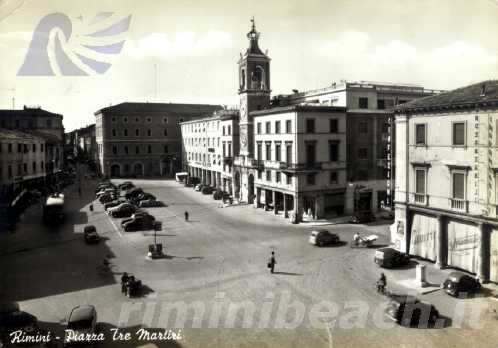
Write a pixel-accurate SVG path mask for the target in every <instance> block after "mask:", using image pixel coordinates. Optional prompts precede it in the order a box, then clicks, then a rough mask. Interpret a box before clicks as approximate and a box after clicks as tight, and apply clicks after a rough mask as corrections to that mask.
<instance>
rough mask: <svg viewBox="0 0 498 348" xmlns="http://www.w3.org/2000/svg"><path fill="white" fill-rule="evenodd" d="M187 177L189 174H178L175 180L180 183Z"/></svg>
mask: <svg viewBox="0 0 498 348" xmlns="http://www.w3.org/2000/svg"><path fill="white" fill-rule="evenodd" d="M187 176H188V173H187V172H180V173H176V175H175V179H176V181H178V182H183V181H184V180H185V179H186V178H187Z"/></svg>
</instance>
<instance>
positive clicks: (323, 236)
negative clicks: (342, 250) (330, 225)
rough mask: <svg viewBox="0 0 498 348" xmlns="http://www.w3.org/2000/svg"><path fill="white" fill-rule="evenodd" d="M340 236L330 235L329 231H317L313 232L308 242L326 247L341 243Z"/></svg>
mask: <svg viewBox="0 0 498 348" xmlns="http://www.w3.org/2000/svg"><path fill="white" fill-rule="evenodd" d="M340 241H341V240H340V239H339V236H338V235H337V234H335V233H330V232H329V231H327V230H315V231H311V234H310V237H309V239H308V242H309V243H310V244H313V245H317V246H324V245H330V244H338V243H340Z"/></svg>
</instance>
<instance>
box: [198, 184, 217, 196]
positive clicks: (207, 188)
mask: <svg viewBox="0 0 498 348" xmlns="http://www.w3.org/2000/svg"><path fill="white" fill-rule="evenodd" d="M213 191H214V188H213V187H211V186H208V185H205V186H203V187H202V190H201V192H202V194H203V195H210V194H211V193H213Z"/></svg>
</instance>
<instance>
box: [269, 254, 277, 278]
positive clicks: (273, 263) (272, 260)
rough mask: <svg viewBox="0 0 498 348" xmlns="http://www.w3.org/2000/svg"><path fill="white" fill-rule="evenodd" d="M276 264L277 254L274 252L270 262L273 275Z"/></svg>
mask: <svg viewBox="0 0 498 348" xmlns="http://www.w3.org/2000/svg"><path fill="white" fill-rule="evenodd" d="M276 263H277V261H276V260H275V252H274V251H272V252H271V256H270V262H268V267H269V268H270V272H271V273H274V271H275V264H276Z"/></svg>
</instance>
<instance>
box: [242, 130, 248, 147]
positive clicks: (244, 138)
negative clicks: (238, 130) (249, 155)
mask: <svg viewBox="0 0 498 348" xmlns="http://www.w3.org/2000/svg"><path fill="white" fill-rule="evenodd" d="M240 144H241V145H242V148H243V149H245V148H246V147H247V134H246V133H245V132H243V133H242V134H241V135H240Z"/></svg>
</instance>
